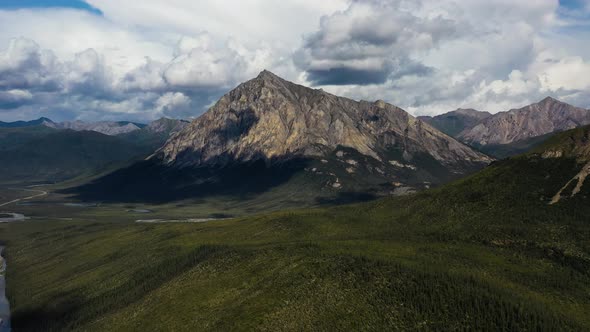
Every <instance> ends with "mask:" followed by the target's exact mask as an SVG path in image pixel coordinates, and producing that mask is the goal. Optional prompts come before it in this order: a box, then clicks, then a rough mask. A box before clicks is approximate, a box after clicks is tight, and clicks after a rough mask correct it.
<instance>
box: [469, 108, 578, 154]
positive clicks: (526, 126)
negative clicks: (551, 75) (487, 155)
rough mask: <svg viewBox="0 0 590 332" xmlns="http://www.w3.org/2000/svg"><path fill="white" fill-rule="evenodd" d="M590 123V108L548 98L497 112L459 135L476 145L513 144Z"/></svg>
mask: <svg viewBox="0 0 590 332" xmlns="http://www.w3.org/2000/svg"><path fill="white" fill-rule="evenodd" d="M586 124H590V111H589V110H586V109H583V108H579V107H574V106H572V105H569V104H566V103H563V102H561V101H559V100H556V99H553V98H551V97H547V98H545V99H543V100H542V101H540V102H538V103H536V104H532V105H529V106H526V107H523V108H520V109H513V110H510V111H508V112H502V113H497V114H495V115H493V116H490V117H488V118H487V119H484V120H483V121H481V122H480V123H479V124H478V125H476V126H475V127H473V128H470V129H467V130H465V131H463V132H462V133H460V134H459V135H458V138H459V139H460V140H461V141H463V142H465V143H467V144H470V145H473V146H485V145H498V144H510V143H513V142H517V141H522V140H526V139H530V138H533V137H538V136H542V135H545V134H549V133H553V132H556V131H562V130H568V129H572V128H575V127H579V126H582V125H586Z"/></svg>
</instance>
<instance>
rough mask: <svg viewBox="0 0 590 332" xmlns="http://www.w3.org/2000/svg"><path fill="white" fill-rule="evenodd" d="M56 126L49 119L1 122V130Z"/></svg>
mask: <svg viewBox="0 0 590 332" xmlns="http://www.w3.org/2000/svg"><path fill="white" fill-rule="evenodd" d="M53 124H54V122H53V121H51V120H50V119H48V118H39V119H37V120H31V121H15V122H2V121H0V128H21V127H34V126H41V125H45V126H52V125H53Z"/></svg>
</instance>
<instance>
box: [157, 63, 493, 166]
mask: <svg viewBox="0 0 590 332" xmlns="http://www.w3.org/2000/svg"><path fill="white" fill-rule="evenodd" d="M338 147H346V148H350V149H353V150H355V151H357V152H358V153H360V154H362V155H364V156H366V157H370V158H372V159H374V160H375V161H378V162H380V163H382V164H386V165H389V166H392V165H393V166H394V167H402V168H404V167H406V168H407V167H414V168H419V167H420V165H414V164H413V162H414V159H415V157H416V156H418V155H428V156H429V157H431V158H432V159H433V160H435V161H436V162H438V163H440V164H441V165H443V167H446V168H447V169H449V171H451V172H455V173H460V172H462V170H463V168H464V166H465V165H466V164H472V165H482V164H486V163H488V162H490V158H488V157H487V156H485V155H483V154H481V153H478V152H476V151H474V150H472V149H471V148H469V147H467V146H465V145H463V144H461V143H459V142H458V141H456V140H455V139H453V138H451V137H449V136H447V135H445V134H443V133H441V132H440V131H438V130H436V129H435V128H433V127H432V126H430V125H429V124H427V123H424V122H422V121H420V120H418V119H416V118H414V117H412V116H411V115H409V114H408V113H407V112H405V111H404V110H402V109H400V108H398V107H396V106H393V105H390V104H387V103H385V102H383V101H377V102H366V101H360V102H358V101H354V100H350V99H347V98H342V97H337V96H334V95H331V94H329V93H326V92H324V91H322V90H314V89H310V88H306V87H303V86H300V85H296V84H294V83H291V82H288V81H286V80H283V79H281V78H280V77H278V76H276V75H274V74H272V73H270V72H268V71H263V72H262V73H260V75H259V76H258V77H256V78H255V79H253V80H250V81H248V82H246V83H243V84H242V85H240V86H238V87H237V88H236V89H234V90H232V91H231V92H229V93H228V94H226V95H225V96H223V97H222V98H221V99H220V100H219V101H218V102H217V103H216V104H215V105H214V106H213V107H212V108H211V109H210V110H209V111H207V112H206V113H205V114H203V115H202V116H201V117H199V118H198V119H196V120H194V121H193V122H192V123H191V124H190V125H188V126H187V127H186V128H184V129H183V130H182V131H180V132H179V133H177V134H176V135H174V136H173V137H172V138H171V139H170V140H169V141H168V142H167V143H166V144H165V145H164V146H163V147H162V148H161V149H160V150H159V151H157V153H156V154H155V155H154V156H153V157H152V158H154V159H157V160H160V161H162V162H163V163H165V164H168V165H174V166H177V167H187V166H192V167H200V166H212V165H217V166H224V165H227V164H230V163H234V162H251V161H255V160H260V159H262V160H265V161H266V162H267V163H271V164H272V163H275V162H282V161H285V160H289V159H293V158H323V157H324V156H325V155H327V154H330V153H332V152H334V151H335V150H336V149H337V148H338Z"/></svg>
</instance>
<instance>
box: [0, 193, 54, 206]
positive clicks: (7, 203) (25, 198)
mask: <svg viewBox="0 0 590 332" xmlns="http://www.w3.org/2000/svg"><path fill="white" fill-rule="evenodd" d="M17 190H23V191H28V192H37V193H39V194H37V195H33V196H29V197H23V198H17V199H15V200H12V201H10V202H6V203H0V207H2V206H6V205H10V204H14V203H18V202H20V201H24V200H27V199H33V198H37V197H41V196H45V195H47V194H48V192H47V191H44V190H35V189H17Z"/></svg>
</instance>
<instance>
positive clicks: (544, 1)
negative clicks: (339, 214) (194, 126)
mask: <svg viewBox="0 0 590 332" xmlns="http://www.w3.org/2000/svg"><path fill="white" fill-rule="evenodd" d="M263 69H267V70H270V71H272V72H274V73H275V74H277V75H279V76H282V77H283V78H285V79H288V80H291V81H294V82H296V83H299V84H303V85H307V86H311V87H314V88H322V89H324V90H325V91H328V92H330V93H333V94H336V95H341V96H346V97H350V98H354V99H357V100H360V99H363V100H369V101H375V100H379V99H382V100H385V101H387V102H390V103H392V104H395V105H397V106H399V107H402V108H403V109H405V110H407V111H409V112H410V113H412V114H414V115H436V114H441V113H445V112H448V111H451V110H454V109H457V108H475V109H478V110H482V111H489V112H492V113H496V112H501V111H507V110H510V109H512V108H518V107H522V106H525V105H527V104H530V103H534V102H537V101H539V100H541V99H543V98H544V97H546V96H552V97H555V98H558V99H560V100H563V101H565V102H568V103H571V104H573V105H576V106H580V107H585V108H590V0H535V1H513V0H323V1H317V0H281V1H275V0H199V1H193V0H166V1H164V0H143V1H136V0H85V1H83V0H0V121H15V120H28V119H34V118H38V117H41V116H45V117H49V118H51V119H53V120H55V121H64V120H84V121H98V120H131V121H140V122H148V121H151V120H155V119H158V118H160V117H172V118H187V119H190V118H194V117H197V116H199V115H200V114H202V113H203V112H204V111H206V110H207V109H208V107H210V106H211V105H212V104H213V103H214V102H215V101H216V100H217V99H218V98H219V97H220V96H222V95H223V94H225V93H227V92H228V91H229V90H231V89H232V88H234V87H235V86H237V85H238V84H240V83H241V82H244V81H246V80H249V79H252V78H254V77H256V76H257V75H258V73H259V72H260V71H262V70H263Z"/></svg>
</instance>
